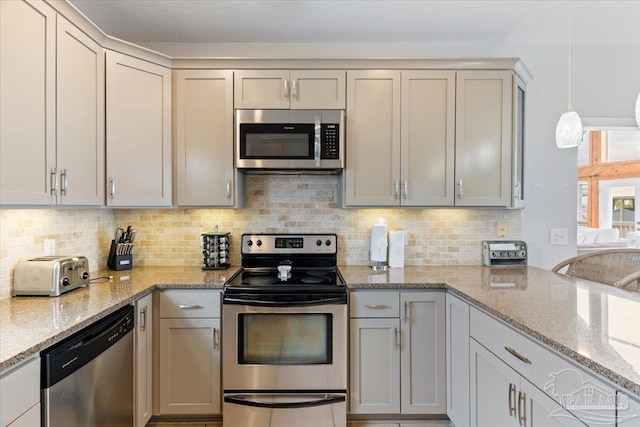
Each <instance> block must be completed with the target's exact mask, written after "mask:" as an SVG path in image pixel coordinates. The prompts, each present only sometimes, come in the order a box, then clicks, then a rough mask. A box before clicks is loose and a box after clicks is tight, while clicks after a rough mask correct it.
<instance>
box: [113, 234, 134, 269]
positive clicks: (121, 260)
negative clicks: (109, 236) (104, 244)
mask: <svg viewBox="0 0 640 427" xmlns="http://www.w3.org/2000/svg"><path fill="white" fill-rule="evenodd" d="M107 267H109V268H110V269H111V270H116V271H120V270H131V269H132V268H133V254H126V255H118V244H117V243H116V241H115V240H112V241H111V248H110V249H109V258H108V259H107Z"/></svg>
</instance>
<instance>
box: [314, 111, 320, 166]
mask: <svg viewBox="0 0 640 427" xmlns="http://www.w3.org/2000/svg"><path fill="white" fill-rule="evenodd" d="M314 122H315V123H314V128H313V130H314V136H313V158H314V164H315V166H316V167H317V168H319V167H320V129H321V126H320V116H315V117H314Z"/></svg>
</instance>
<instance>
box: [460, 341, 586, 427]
mask: <svg viewBox="0 0 640 427" xmlns="http://www.w3.org/2000/svg"><path fill="white" fill-rule="evenodd" d="M470 359H471V396H472V399H471V426H474V427H475V426H477V427H481V426H488V425H491V426H495V427H502V426H504V427H510V426H512V427H516V426H521V427H533V426H538V425H541V426H548V427H552V426H565V427H569V426H576V427H579V426H582V427H584V426H585V425H586V424H583V423H582V422H580V421H579V420H578V419H577V418H576V417H575V416H574V415H573V414H571V413H569V412H568V411H567V410H565V409H563V408H562V407H561V406H560V405H559V404H558V403H557V402H555V401H554V400H553V399H551V398H550V397H548V396H547V395H545V394H544V393H543V392H541V391H540V390H539V389H537V388H536V387H534V386H533V385H532V384H531V383H529V382H528V381H527V380H526V379H525V378H523V377H521V376H520V374H518V373H517V372H516V371H514V370H513V369H511V368H510V367H509V366H508V365H507V364H506V363H504V362H503V361H501V360H500V359H498V358H497V357H496V356H495V355H494V354H493V353H491V352H490V351H489V350H487V349H486V348H484V347H483V346H482V345H480V344H479V343H478V342H477V341H475V340H474V339H471V342H470Z"/></svg>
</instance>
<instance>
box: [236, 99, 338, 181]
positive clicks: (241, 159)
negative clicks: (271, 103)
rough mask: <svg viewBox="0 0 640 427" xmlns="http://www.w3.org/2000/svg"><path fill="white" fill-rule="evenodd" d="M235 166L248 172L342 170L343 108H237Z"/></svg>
mask: <svg viewBox="0 0 640 427" xmlns="http://www.w3.org/2000/svg"><path fill="white" fill-rule="evenodd" d="M235 120H236V147H235V156H236V157H235V160H236V168H238V169H240V170H241V171H243V172H245V173H334V174H337V173H340V172H341V171H342V169H343V168H344V152H345V148H344V111H343V110H236V114H235Z"/></svg>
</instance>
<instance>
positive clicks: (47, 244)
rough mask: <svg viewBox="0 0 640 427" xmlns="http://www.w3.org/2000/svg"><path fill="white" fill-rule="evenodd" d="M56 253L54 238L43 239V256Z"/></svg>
mask: <svg viewBox="0 0 640 427" xmlns="http://www.w3.org/2000/svg"><path fill="white" fill-rule="evenodd" d="M55 254H56V239H44V256H52V255H55Z"/></svg>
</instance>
